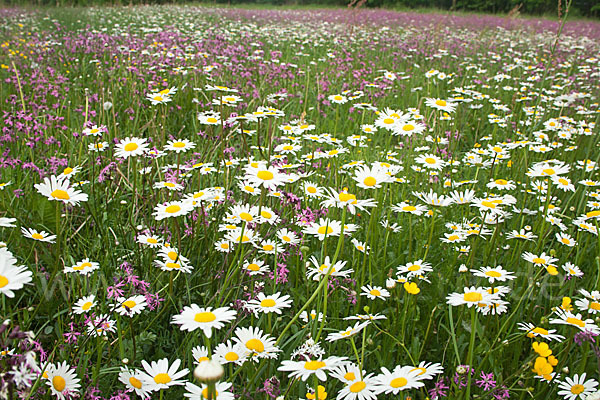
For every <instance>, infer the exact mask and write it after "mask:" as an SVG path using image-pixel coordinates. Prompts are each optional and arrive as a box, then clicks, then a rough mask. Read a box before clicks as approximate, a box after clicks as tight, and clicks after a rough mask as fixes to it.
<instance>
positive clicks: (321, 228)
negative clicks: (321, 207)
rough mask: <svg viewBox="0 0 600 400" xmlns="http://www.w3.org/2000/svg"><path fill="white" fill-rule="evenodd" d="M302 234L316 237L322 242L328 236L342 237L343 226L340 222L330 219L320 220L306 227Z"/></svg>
mask: <svg viewBox="0 0 600 400" xmlns="http://www.w3.org/2000/svg"><path fill="white" fill-rule="evenodd" d="M302 232H303V233H305V234H307V235H313V236H316V237H318V238H319V240H321V241H322V240H324V239H325V237H326V236H340V234H341V232H342V224H341V222H340V221H336V220H331V219H329V218H319V222H311V223H310V225H309V226H307V227H304V229H303V230H302Z"/></svg>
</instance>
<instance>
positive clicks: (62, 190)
mask: <svg viewBox="0 0 600 400" xmlns="http://www.w3.org/2000/svg"><path fill="white" fill-rule="evenodd" d="M34 187H35V188H36V189H37V191H38V193H40V194H41V195H42V196H46V197H47V198H48V200H56V201H62V202H63V203H65V204H68V205H71V206H76V205H78V204H79V202H82V201H88V195H87V194H86V193H83V192H82V191H81V190H75V189H73V188H72V187H71V182H70V181H69V179H68V178H61V177H60V176H56V175H52V176H50V177H49V178H48V177H45V178H44V182H43V183H38V184H36V185H34Z"/></svg>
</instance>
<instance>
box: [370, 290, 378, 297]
mask: <svg viewBox="0 0 600 400" xmlns="http://www.w3.org/2000/svg"><path fill="white" fill-rule="evenodd" d="M369 293H370V294H371V295H373V296H381V292H380V291H379V290H377V289H371V291H370V292H369Z"/></svg>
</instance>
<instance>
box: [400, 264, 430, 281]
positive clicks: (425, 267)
mask: <svg viewBox="0 0 600 400" xmlns="http://www.w3.org/2000/svg"><path fill="white" fill-rule="evenodd" d="M431 271H433V268H431V264H430V263H428V262H425V261H423V260H417V261H413V262H409V263H407V264H406V265H400V266H398V274H400V275H402V274H407V277H408V278H410V277H413V276H420V275H423V274H426V273H428V272H431Z"/></svg>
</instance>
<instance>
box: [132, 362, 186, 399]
mask: <svg viewBox="0 0 600 400" xmlns="http://www.w3.org/2000/svg"><path fill="white" fill-rule="evenodd" d="M180 365H181V360H180V359H176V360H175V361H174V362H173V363H172V364H171V365H169V360H168V359H167V358H163V359H162V360H158V361H152V362H151V363H150V364H148V362H147V361H146V360H142V366H143V367H144V370H145V373H144V372H141V377H142V379H141V380H143V381H146V382H148V383H149V384H150V385H149V390H151V391H153V392H154V391H158V390H161V389H168V388H169V387H171V386H174V385H180V386H182V385H185V380H183V379H180V378H183V377H184V376H186V375H187V374H188V373H189V372H190V371H189V370H188V369H187V368H184V369H182V370H181V371H178V369H179V366H180Z"/></svg>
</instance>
